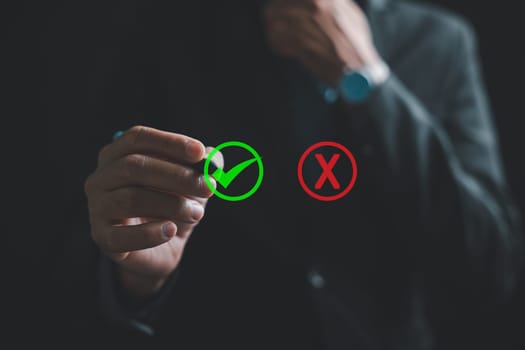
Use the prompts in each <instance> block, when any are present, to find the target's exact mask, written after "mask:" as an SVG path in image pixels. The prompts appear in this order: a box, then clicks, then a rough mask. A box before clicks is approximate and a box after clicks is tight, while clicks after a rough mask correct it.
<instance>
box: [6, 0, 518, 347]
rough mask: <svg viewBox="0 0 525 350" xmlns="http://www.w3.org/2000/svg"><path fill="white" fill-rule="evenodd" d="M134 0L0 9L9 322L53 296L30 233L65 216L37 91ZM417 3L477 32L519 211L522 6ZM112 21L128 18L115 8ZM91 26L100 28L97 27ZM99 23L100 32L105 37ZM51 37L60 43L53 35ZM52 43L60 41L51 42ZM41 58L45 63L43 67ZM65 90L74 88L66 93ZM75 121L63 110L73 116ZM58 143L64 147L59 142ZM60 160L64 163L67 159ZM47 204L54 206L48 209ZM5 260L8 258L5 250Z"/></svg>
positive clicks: (512, 330) (509, 326) (82, 56)
mask: <svg viewBox="0 0 525 350" xmlns="http://www.w3.org/2000/svg"><path fill="white" fill-rule="evenodd" d="M141 2H145V3H146V2H147V1H139V0H129V1H114V0H106V1H101V0H93V1H89V2H87V1H75V2H71V1H18V2H13V3H12V4H10V5H2V7H3V8H2V9H1V11H0V12H1V13H2V14H3V16H4V17H5V20H4V21H3V23H4V24H7V27H6V29H5V30H3V32H4V33H6V34H7V38H6V39H5V40H4V39H2V47H3V50H2V51H3V58H4V59H6V62H5V63H4V65H3V68H2V79H1V80H2V85H4V88H5V90H6V91H7V94H6V95H4V96H5V97H4V99H3V100H4V101H3V102H2V107H1V108H2V109H3V112H2V122H3V131H4V132H3V133H2V136H3V141H4V142H5V141H6V140H7V141H8V143H7V146H6V147H7V148H5V150H6V151H5V152H4V155H5V156H6V157H7V158H4V164H6V165H7V166H4V169H5V173H6V174H7V175H8V178H9V180H8V182H7V186H6V190H7V191H6V192H7V193H8V194H9V196H7V197H6V200H7V202H8V205H9V206H10V208H12V209H13V210H12V214H13V215H11V211H10V212H9V214H10V216H9V217H8V218H7V220H5V222H6V228H5V230H6V232H7V233H8V235H7V236H8V237H7V241H8V243H10V242H12V243H13V245H12V247H13V248H14V249H13V250H12V251H11V250H10V252H9V253H11V254H14V257H15V259H16V260H15V262H14V263H13V265H12V266H9V268H8V270H9V272H10V273H9V274H8V275H6V277H5V280H6V281H8V282H9V283H6V284H5V285H6V287H5V288H6V290H7V291H8V292H10V295H11V297H13V298H14V300H15V302H13V303H12V304H13V305H14V309H15V310H14V311H15V314H18V318H17V317H16V316H14V318H15V319H19V320H20V322H21V323H23V322H24V320H26V319H27V318H29V317H34V316H32V315H34V314H35V312H31V311H29V313H26V312H25V311H22V310H25V308H24V307H23V305H24V304H27V305H31V307H33V306H35V305H37V304H38V302H40V301H41V300H42V298H35V295H36V294H39V293H40V294H42V293H44V291H45V290H50V291H51V292H54V290H53V289H52V288H51V289H49V288H48V289H46V287H48V286H46V284H47V282H48V279H47V278H48V275H47V274H46V273H45V270H46V268H47V267H48V266H49V261H55V260H56V259H57V258H56V257H54V256H52V255H53V252H54V251H55V250H53V249H49V247H53V246H55V244H58V245H60V244H61V242H60V236H45V237H42V236H39V233H41V232H50V231H53V229H55V228H56V231H57V232H59V231H60V226H61V222H60V220H62V218H63V214H64V213H63V212H62V211H61V210H62V209H60V208H59V206H60V203H61V202H60V200H61V198H62V194H61V193H57V191H55V189H56V188H63V186H64V181H65V179H64V178H63V177H62V176H63V174H56V173H54V172H53V168H52V167H50V166H49V164H47V163H46V158H45V157H44V156H43V154H44V153H46V152H55V151H56V150H55V149H49V147H50V146H49V143H48V142H47V141H49V137H53V138H55V137H60V134H58V135H57V134H56V133H53V131H54V130H51V129H52V127H51V128H50V126H49V125H48V124H47V120H48V118H50V117H51V115H50V114H52V113H53V110H58V111H60V108H58V109H57V107H56V106H49V105H48V99H47V96H46V88H47V87H48V84H49V79H50V74H54V73H53V72H56V71H60V67H61V65H64V67H66V68H67V69H65V71H74V70H75V69H76V67H72V66H71V65H72V64H78V65H79V67H78V70H82V69H84V67H83V66H82V64H90V63H91V62H93V61H94V60H96V57H91V56H89V53H88V52H84V51H82V45H83V44H82V43H83V42H85V43H87V45H93V44H94V43H96V41H97V40H99V39H102V42H105V43H108V42H110V41H111V38H112V36H114V37H115V38H116V37H118V35H119V24H118V23H114V24H113V25H109V27H108V23H111V21H110V20H108V18H110V17H109V16H110V15H111V14H113V13H115V9H117V11H118V9H120V8H125V7H126V6H122V5H123V4H126V3H141ZM421 2H422V1H421ZM425 2H431V3H433V4H436V5H439V6H443V7H445V8H448V9H451V10H453V11H455V12H456V13H459V14H460V15H462V16H464V17H465V18H466V19H467V20H468V21H469V22H470V23H471V24H472V25H473V27H474V29H475V31H476V33H477V36H478V45H479V50H480V56H481V61H482V67H483V72H484V76H485V83H486V87H487V91H488V93H489V96H490V101H491V105H492V109H493V112H494V113H493V114H494V119H495V123H496V126H497V129H498V133H499V135H500V144H501V149H502V155H503V159H504V166H505V169H506V172H507V174H508V179H509V183H510V188H511V191H512V193H513V194H514V198H515V199H516V201H517V202H518V204H519V207H520V209H521V212H522V214H525V184H524V183H523V181H522V179H523V178H524V175H525V167H523V166H522V164H521V162H522V160H523V152H524V150H525V137H524V136H523V135H522V128H520V127H521V126H522V125H523V124H524V123H523V121H522V119H523V118H524V117H525V116H524V113H523V112H522V105H523V96H522V95H523V88H522V82H523V81H524V78H525V74H524V67H523V62H524V61H525V54H524V52H523V51H524V40H525V39H524V37H523V27H522V22H523V18H522V17H523V15H522V13H521V11H520V10H519V8H521V7H522V5H521V2H519V1H510V0H505V1H502V0H500V1H497V2H493V1H489V2H480V1H475V0H460V1H457V0H456V1H453V0H434V1H425ZM70 11H73V13H75V15H77V16H78V15H80V16H81V21H80V22H78V21H76V20H71V21H68V20H64V18H67V16H68V14H69V13H70ZM119 18H128V17H127V16H126V14H122V16H121V17H119ZM58 19H60V20H58ZM93 22H94V23H95V25H91V26H90V27H89V28H90V29H89V30H86V29H85V27H83V25H84V24H86V23H90V24H93ZM98 23H101V25H100V26H98V25H97V24H98ZM107 29H109V32H108V33H105V30H107ZM57 33H59V35H61V36H62V38H63V39H67V40H54V37H55V35H56V34H57ZM50 43H51V44H50ZM56 43H61V44H63V45H64V46H63V47H60V46H56ZM53 45H55V46H53ZM67 55H71V57H73V58H75V59H76V61H69V60H68V56H67ZM50 62H53V63H52V65H51V66H50V65H49V63H50ZM71 62H74V63H71ZM51 78H56V77H54V76H52V77H51ZM59 80H62V81H68V80H67V77H59ZM72 88H78V89H80V91H81V89H82V87H81V86H80V84H79V86H76V87H72ZM74 94H75V92H73V93H72V95H74ZM53 98H54V101H57V100H60V98H57V97H56V96H54V97H53ZM64 99H65V100H64V103H65V104H68V103H69V104H71V103H73V102H71V101H70V100H67V96H65V97H64ZM74 117H75V116H71V118H72V119H73V118H74ZM73 125H74V124H73ZM60 132H62V133H63V132H70V133H82V132H83V130H75V129H74V128H73V129H71V130H67V131H64V130H60ZM50 135H52V136H50ZM65 139H66V140H67V138H65ZM53 144H54V145H56V144H60V140H59V141H58V142H57V141H56V140H55V142H54V143H53ZM63 146H64V147H67V143H64V145H63ZM63 161H64V162H68V159H64V160H63ZM15 184H16V185H15ZM48 199H50V200H48ZM51 202H52V203H56V204H57V205H51V204H50V203H51ZM15 214H18V215H15ZM42 226H46V229H45V230H44V229H42ZM46 234H47V233H46ZM8 247H10V245H9V244H8ZM7 256H8V257H10V255H9V254H8V255H7ZM35 266H39V268H40V269H39V271H37V272H35ZM522 294H523V293H522V291H521V290H520V292H519V293H518V294H517V295H516V297H515V299H514V301H513V302H512V303H511V304H510V305H507V306H505V308H504V309H503V314H502V320H503V322H498V326H499V329H494V334H495V337H497V338H498V339H501V343H500V345H503V344H506V345H510V344H512V343H515V342H517V341H522V340H521V337H520V336H519V334H520V333H521V332H520V329H519V328H520V325H521V324H524V322H523V318H522V317H521V311H522V309H523V306H522V305H523V299H524V297H523V296H522ZM31 300H33V303H31ZM26 311H27V310H26ZM520 320H521V321H520ZM502 348H504V347H502Z"/></svg>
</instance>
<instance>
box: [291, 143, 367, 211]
mask: <svg viewBox="0 0 525 350" xmlns="http://www.w3.org/2000/svg"><path fill="white" fill-rule="evenodd" d="M324 147H329V148H337V149H338V150H340V151H342V153H339V152H337V153H333V154H332V155H331V157H330V160H329V161H328V162H327V161H326V159H325V158H324V156H323V155H322V154H321V153H315V154H314V156H315V159H316V160H317V163H318V164H319V166H320V167H321V169H322V173H321V175H320V176H319V178H318V179H317V181H316V182H315V185H314V190H317V191H318V190H320V189H322V188H323V186H324V185H325V183H326V182H327V181H328V182H329V183H330V186H331V187H332V189H334V190H339V189H341V184H340V183H339V180H338V179H337V177H336V175H335V174H334V167H335V165H336V164H337V162H338V161H339V159H340V158H341V154H344V155H346V157H347V158H348V160H349V161H350V163H351V165H352V177H351V179H350V181H349V183H348V184H347V185H346V186H345V188H344V189H343V190H342V191H340V192H339V193H337V194H335V195H331V196H325V195H321V194H319V193H316V192H315V191H314V190H312V189H311V188H309V187H308V186H307V185H306V182H305V181H304V176H303V166H304V162H305V160H306V158H307V157H308V156H309V155H310V154H311V153H312V152H313V151H315V150H317V149H320V148H324ZM297 178H298V179H299V184H300V185H301V187H302V188H303V190H304V191H305V192H306V193H307V194H308V195H309V196H311V197H312V198H315V199H317V200H320V201H326V202H329V201H335V200H337V199H340V198H342V197H344V196H346V195H347V194H348V193H349V192H350V190H351V189H352V187H354V185H355V182H356V180H357V163H356V161H355V158H354V156H353V154H352V153H351V152H350V151H349V150H348V149H347V148H346V147H344V146H343V145H341V144H339V143H337V142H332V141H323V142H318V143H316V144H314V145H312V146H310V147H309V148H308V149H307V150H306V151H305V152H304V153H303V155H302V156H301V159H299V164H298V165H297Z"/></svg>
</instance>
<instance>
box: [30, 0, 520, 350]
mask: <svg viewBox="0 0 525 350" xmlns="http://www.w3.org/2000/svg"><path fill="white" fill-rule="evenodd" d="M99 5H100V4H99ZM113 5H114V8H109V5H107V4H106V5H104V6H106V9H107V11H104V12H102V13H100V12H98V11H97V7H96V6H94V5H84V7H82V8H80V7H77V8H75V9H73V10H71V11H68V12H66V11H65V12H63V13H67V14H68V16H62V15H61V12H58V15H56V17H54V19H53V21H50V22H51V23H52V25H50V29H49V31H50V33H48V36H46V38H47V41H45V42H44V43H45V46H46V52H48V53H49V54H48V55H47V57H48V60H49V61H48V67H49V72H50V73H49V79H48V83H47V85H46V89H45V92H46V95H45V98H46V101H48V103H47V104H46V105H47V110H46V112H47V114H48V116H49V118H48V119H49V120H48V128H49V129H48V131H49V135H56V134H58V133H57V131H60V135H61V136H60V138H56V137H50V139H49V140H48V145H49V151H48V154H49V155H50V159H51V160H50V163H49V164H51V165H50V166H51V168H52V169H56V170H55V172H54V174H55V175H56V176H54V177H53V178H52V179H51V180H50V181H51V183H52V184H53V185H55V186H56V187H54V188H59V189H60V190H56V191H55V190H54V188H53V191H54V192H53V193H54V195H53V197H50V198H53V199H55V200H56V201H55V202H56V207H57V208H58V209H56V210H57V211H55V215H54V218H55V219H54V220H52V222H53V223H54V224H55V225H54V226H53V233H55V235H56V233H57V232H58V235H56V236H57V237H58V238H55V241H53V242H54V243H56V244H54V247H56V246H59V247H60V249H59V251H58V252H57V251H56V250H52V251H53V252H54V254H52V258H50V260H48V261H51V262H50V266H52V269H51V270H52V271H53V274H52V276H49V279H48V280H47V281H51V282H49V283H48V287H47V288H44V289H45V290H46V292H45V293H44V292H42V293H43V295H45V298H46V300H47V302H46V303H47V304H50V305H52V306H53V310H54V311H53V314H54V316H55V317H53V318H52V319H53V321H50V320H49V319H48V318H47V317H44V319H45V320H46V321H45V322H44V324H46V325H47V326H50V327H43V328H42V329H46V330H49V329H52V331H50V332H48V333H46V334H45V336H46V337H49V336H51V337H53V338H55V341H56V339H66V338H69V337H70V336H74V337H76V339H80V337H84V336H86V337H87V339H94V340H95V341H96V342H97V343H99V342H103V344H112V342H115V344H118V345H122V344H123V343H127V344H128V346H132V345H138V344H141V345H144V346H148V347H153V346H156V345H159V346H165V345H170V346H173V347H179V348H182V349H201V348H211V347H222V346H227V347H229V348H250V349H254V348H261V349H263V348H264V349H268V348H277V349H281V348H282V349H289V348H291V349H294V348H302V349H342V348H345V349H348V348H351V349H451V348H456V347H457V348H464V347H465V346H469V347H471V346H472V344H473V342H474V341H476V342H478V343H479V344H478V346H482V345H484V344H485V345H486V344H488V340H489V339H488V338H487V337H481V336H479V333H480V332H483V331H484V330H486V329H487V327H488V325H492V323H491V322H492V321H493V320H492V319H491V317H492V315H493V314H494V312H495V310H497V308H498V307H499V306H500V305H501V303H504V302H505V300H507V298H508V296H509V295H510V294H511V293H512V291H513V287H514V284H515V281H516V278H517V273H518V271H519V267H520V261H519V253H520V249H521V241H520V238H519V237H520V236H519V235H520V220H519V218H518V217H517V215H516V212H515V208H514V206H513V203H512V200H511V199H510V198H509V193H508V189H507V185H506V181H505V176H504V172H503V169H502V166H501V162H500V155H499V150H498V141H497V133H496V131H495V129H494V125H493V122H492V118H491V113H490V109H489V105H488V102H487V97H486V95H485V91H484V87H483V82H482V77H481V75H480V68H479V62H478V57H477V52H476V43H475V36H474V34H473V31H472V29H471V28H470V26H469V25H468V24H467V23H466V22H465V21H464V20H463V19H461V18H459V17H458V16H456V15H453V14H451V13H448V12H446V11H443V10H441V9H437V8H433V7H430V6H427V5H419V4H414V3H408V2H402V1H383V0H370V1H368V2H365V3H364V5H363V6H364V9H365V11H366V14H367V17H368V19H369V22H370V26H371V29H372V32H373V38H374V42H375V44H376V47H377V49H378V50H379V52H380V54H381V56H382V57H383V58H384V60H385V61H386V62H387V63H388V65H389V66H390V68H391V70H392V75H391V77H390V78H389V79H388V80H387V81H386V82H385V83H384V84H383V85H382V86H381V87H380V88H379V89H377V91H375V92H374V94H373V96H372V97H371V98H370V99H369V100H368V101H367V102H366V103H365V104H362V105H348V104H346V103H344V102H341V101H339V102H338V103H336V104H333V105H323V107H320V108H323V112H322V113H307V114H304V115H303V114H302V113H301V112H300V111H299V112H298V106H301V104H305V103H308V102H307V99H306V98H305V97H304V96H305V95H303V93H304V94H308V93H310V94H311V96H314V95H315V93H314V92H312V91H314V90H315V87H314V85H313V84H311V83H308V82H311V79H310V78H309V77H308V76H307V74H306V73H299V75H297V74H296V75H291V77H292V78H290V74H289V73H290V71H291V70H293V69H294V68H293V67H295V66H296V64H295V63H294V62H289V61H285V60H283V59H281V58H279V57H276V56H274V55H273V54H272V53H271V52H270V51H269V49H268V48H267V47H266V45H265V41H264V40H265V39H264V31H263V28H262V24H261V21H260V8H259V7H258V6H254V4H253V3H251V2H248V1H240V0H239V1H231V2H227V3H221V4H216V3H206V4H205V3H203V2H191V3H189V4H178V3H177V4H172V3H168V2H154V3H149V4H142V3H138V2H137V3H135V2H131V3H127V4H125V5H122V4H113ZM90 14H92V15H96V18H98V19H99V21H98V22H96V23H98V24H97V25H93V24H91V23H93V22H92V21H90V22H89V23H88V22H87V21H85V20H83V18H91V17H90ZM79 20H80V22H79ZM57 23H58V24H62V25H57ZM64 24H65V25H66V28H73V30H70V31H62V28H64ZM64 45H65V46H66V49H65V48H64ZM290 67H292V68H290ZM300 74H303V75H304V76H303V78H304V79H305V84H303V85H302V89H303V90H298V88H297V86H298V85H297V84H294V81H292V80H293V79H294V78H293V77H295V78H297V79H300ZM308 84H310V85H308ZM312 99H315V97H312ZM318 99H319V101H317V102H322V101H321V96H320V95H319V96H318ZM317 105H318V106H321V105H322V103H318V104H317ZM134 124H146V125H149V126H152V127H156V128H160V129H165V130H170V131H174V132H179V133H184V134H187V135H191V136H193V137H195V138H197V139H200V140H202V141H203V142H204V143H205V144H207V145H217V144H219V143H221V142H224V141H227V140H242V141H245V142H248V143H249V144H251V145H252V146H253V147H255V149H257V150H258V151H259V153H260V154H262V155H263V159H264V164H265V178H264V181H263V185H262V186H261V188H260V189H259V191H258V192H257V193H256V194H255V195H254V196H253V197H251V198H250V199H248V200H246V201H242V202H238V203H231V202H226V201H221V200H219V199H218V198H212V199H211V200H210V202H209V203H208V206H207V212H206V216H205V219H204V220H203V221H202V222H201V223H200V224H199V225H198V226H197V228H196V229H195V231H194V233H193V235H192V237H191V239H190V241H189V243H188V245H187V247H186V250H185V253H184V258H183V260H182V262H181V265H180V266H179V267H178V268H177V271H176V276H174V279H173V280H172V281H171V282H170V283H169V285H168V286H167V287H166V288H165V289H164V290H163V291H161V293H160V295H159V296H158V298H157V299H154V300H151V301H150V303H148V304H146V305H139V306H134V305H126V303H125V300H123V296H122V295H119V291H118V287H117V286H112V285H110V284H111V283H112V282H111V281H112V280H111V278H110V277H108V275H109V274H111V273H112V272H111V266H109V267H108V265H107V261H106V262H104V259H103V258H102V257H100V256H99V254H98V252H97V249H96V247H95V246H94V244H93V243H92V242H91V241H90V238H89V225H88V223H87V209H86V205H85V199H84V195H83V193H82V183H83V181H84V179H85V178H86V177H87V175H88V174H89V172H90V171H92V170H93V169H94V167H95V162H96V155H97V152H98V149H99V148H100V147H101V146H102V145H104V144H105V143H107V142H109V141H110V138H111V135H112V133H113V132H114V131H115V130H118V129H125V128H127V127H129V126H132V125H134ZM71 130H76V132H71ZM322 140H332V141H336V142H340V143H342V144H344V145H345V146H347V147H348V148H349V149H350V150H351V151H352V153H353V154H354V156H355V158H356V160H357V164H358V168H359V173H358V180H357V183H356V185H355V187H354V189H353V190H352V191H351V192H350V194H349V195H348V196H346V197H344V198H343V199H341V200H338V201H335V202H330V203H326V202H319V201H315V200H314V199H312V198H310V197H308V196H307V195H306V194H305V193H304V192H303V191H302V190H301V188H300V187H299V185H298V183H297V178H296V166H297V161H298V159H299V157H300V155H301V153H302V151H304V150H305V149H306V148H307V147H308V146H309V145H312V144H313V143H315V142H318V141H322ZM64 145H68V146H67V147H65V146H64ZM227 164H228V159H227ZM309 176H315V174H314V173H311V174H310V175H309ZM57 193H59V195H57ZM51 195H52V194H50V196H51ZM57 226H58V228H57ZM50 255H51V254H50ZM101 261H102V264H106V265H105V266H106V267H104V268H100V265H99V264H100V263H101ZM104 271H105V272H104ZM101 272H102V274H103V275H102V277H101V275H100V273H101ZM104 274H105V275H104ZM46 276H47V275H46ZM104 276H105V277H104ZM46 284H47V283H46ZM111 298H113V299H111ZM108 299H111V300H109V301H108ZM44 309H45V310H46V311H43V314H44V315H46V314H49V312H50V311H49V310H48V309H47V307H44ZM141 322H142V323H146V324H148V325H149V326H151V329H153V330H154V335H147V334H148V333H151V332H150V330H149V329H146V330H144V328H143V325H142V323H141ZM129 325H135V327H128V326H129ZM40 327H42V324H40ZM141 328H142V329H143V331H140V329H141ZM473 334H477V336H476V337H475V338H473V337H472V335H473Z"/></svg>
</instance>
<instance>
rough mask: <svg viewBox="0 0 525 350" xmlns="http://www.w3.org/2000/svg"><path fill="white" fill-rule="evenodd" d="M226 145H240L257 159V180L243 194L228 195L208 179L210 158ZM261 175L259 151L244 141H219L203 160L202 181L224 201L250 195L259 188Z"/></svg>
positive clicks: (262, 168) (261, 166)
mask: <svg viewBox="0 0 525 350" xmlns="http://www.w3.org/2000/svg"><path fill="white" fill-rule="evenodd" d="M226 147H240V148H243V149H245V150H247V151H248V152H250V153H251V154H252V155H253V156H254V158H255V160H256V161H257V166H258V167H259V175H258V177H257V182H256V183H255V185H253V187H252V188H251V189H250V190H249V191H248V192H246V193H244V194H241V195H239V196H229V195H227V194H224V193H221V192H219V191H218V190H217V189H216V188H215V187H213V185H212V183H211V181H210V174H209V173H208V171H209V168H210V162H211V159H212V158H213V156H214V155H215V154H216V153H217V152H219V151H220V150H221V149H223V148H226ZM263 177H264V166H263V162H262V158H261V156H260V155H259V153H257V151H256V150H255V149H254V148H253V147H252V146H250V145H248V144H246V143H244V142H241V141H226V142H223V143H221V144H220V145H218V146H217V147H215V148H214V149H213V150H212V151H211V152H210V154H209V155H208V157H206V161H205V162H204V181H206V184H207V185H208V187H209V188H210V190H211V191H212V192H213V193H214V194H215V195H216V196H217V197H219V198H221V199H224V200H225V201H230V202H238V201H242V200H245V199H247V198H248V197H251V196H252V195H253V194H254V193H255V192H256V191H257V190H258V189H259V187H260V186H261V183H262V181H263Z"/></svg>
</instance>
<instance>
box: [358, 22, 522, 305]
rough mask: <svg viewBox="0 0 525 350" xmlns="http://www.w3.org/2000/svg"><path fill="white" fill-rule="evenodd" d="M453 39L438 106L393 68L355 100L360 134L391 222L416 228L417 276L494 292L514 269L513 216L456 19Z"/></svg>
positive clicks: (505, 291) (512, 278)
mask: <svg viewBox="0 0 525 350" xmlns="http://www.w3.org/2000/svg"><path fill="white" fill-rule="evenodd" d="M454 41H455V42H452V43H451V44H452V45H451V46H453V47H455V50H451V51H453V52H451V54H450V56H451V58H450V60H449V62H450V65H449V71H448V72H447V74H445V75H444V79H445V84H444V91H445V92H444V93H443V94H440V95H439V94H436V95H439V96H441V97H439V98H441V99H442V101H441V103H443V104H444V106H445V108H443V110H444V111H445V113H444V114H443V115H433V114H432V113H431V112H430V111H429V109H427V108H426V106H425V105H424V104H423V103H422V102H421V101H420V100H419V99H418V97H416V95H415V94H414V93H412V92H411V91H410V90H409V89H408V88H407V86H405V84H404V83H403V82H402V81H401V80H400V79H399V78H398V77H397V76H396V75H395V74H392V75H391V77H390V78H389V79H388V80H387V81H386V82H385V83H384V84H383V85H382V86H381V87H379V88H378V89H377V90H376V92H375V93H374V95H373V96H372V97H371V99H370V100H369V101H367V102H366V104H365V105H363V106H360V107H358V109H361V110H362V112H363V115H362V116H363V117H364V120H365V123H366V125H367V127H368V129H369V130H370V133H366V136H365V137H366V138H367V140H366V141H365V140H362V142H367V143H371V144H372V146H373V147H374V148H375V149H377V150H379V152H376V153H378V154H379V156H377V157H376V158H375V159H374V160H372V161H371V162H372V163H374V164H373V165H372V166H373V167H374V168H375V171H374V172H373V173H374V174H378V175H377V178H376V179H375V181H376V184H377V186H379V187H380V188H381V191H382V193H383V195H384V203H385V204H386V205H387V206H388V208H389V209H388V210H390V211H391V218H392V221H393V222H394V226H393V227H397V228H399V229H400V230H401V231H405V232H414V233H415V234H414V235H413V237H411V241H412V242H413V243H414V244H413V246H414V250H416V251H417V252H416V253H415V256H417V259H419V261H420V265H421V274H422V275H424V277H423V278H424V280H425V281H427V282H428V283H430V284H431V285H432V286H434V287H439V288H442V287H441V286H443V285H447V286H454V289H455V291H456V292H455V293H456V294H461V295H464V296H480V295H483V298H484V299H485V298H489V299H490V300H495V299H494V298H496V300H501V298H506V297H508V295H509V293H511V292H512V290H513V287H514V285H515V282H516V278H517V276H518V273H519V266H520V261H519V260H520V252H521V247H522V242H521V241H522V239H521V236H520V235H521V222H520V218H519V216H518V215H517V210H516V208H515V206H514V204H513V202H512V199H511V198H510V196H509V191H508V188H507V184H506V180H505V176H504V172H503V169H502V164H501V160H500V155H499V150H498V144H497V135H496V131H495V129H494V126H493V122H492V119H491V112H490V109H489V106H488V102H487V97H486V94H485V92H484V87H483V82H482V78H481V74H480V69H479V65H478V59H477V52H476V44H475V37H474V34H473V33H472V31H471V30H470V29H469V28H468V27H467V26H466V25H464V24H461V25H458V28H457V29H456V30H455V32H454ZM436 97H438V96H436ZM458 292H459V293H458ZM485 300H486V299H485Z"/></svg>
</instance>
